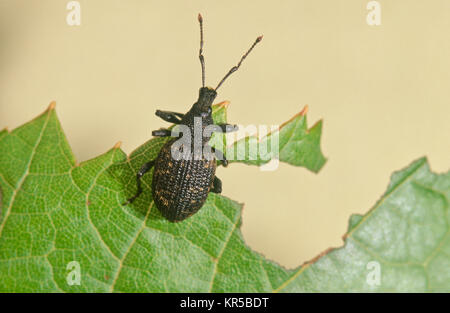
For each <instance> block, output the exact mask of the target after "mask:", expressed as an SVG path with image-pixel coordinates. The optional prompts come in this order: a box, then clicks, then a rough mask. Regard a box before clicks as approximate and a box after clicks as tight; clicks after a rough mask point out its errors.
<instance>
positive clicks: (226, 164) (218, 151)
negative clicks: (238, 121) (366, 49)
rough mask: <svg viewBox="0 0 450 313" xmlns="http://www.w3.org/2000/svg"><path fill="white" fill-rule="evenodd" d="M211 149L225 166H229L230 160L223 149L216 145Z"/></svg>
mask: <svg viewBox="0 0 450 313" xmlns="http://www.w3.org/2000/svg"><path fill="white" fill-rule="evenodd" d="M211 151H212V152H214V154H215V155H216V159H217V160H219V161H220V162H221V163H222V165H223V166H225V167H227V166H228V160H227V158H226V157H225V155H224V154H223V152H222V151H220V150H217V149H216V148H214V147H211Z"/></svg>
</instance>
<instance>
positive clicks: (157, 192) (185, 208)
mask: <svg viewBox="0 0 450 313" xmlns="http://www.w3.org/2000/svg"><path fill="white" fill-rule="evenodd" d="M198 22H199V24H200V50H199V59H200V64H201V68H202V87H201V88H200V90H199V96H198V100H197V102H195V103H194V104H193V106H192V107H191V109H190V110H189V111H188V112H187V113H186V114H182V113H175V112H168V111H160V110H157V111H156V115H157V116H159V117H160V118H162V119H163V120H164V121H167V122H170V123H173V124H179V125H184V126H186V127H188V128H189V130H190V134H192V138H191V140H190V142H191V143H192V147H193V146H194V142H195V140H196V138H193V137H194V136H193V135H194V134H195V131H194V128H195V127H198V124H199V121H201V123H200V125H201V129H202V133H201V138H200V140H201V147H202V149H200V150H198V149H197V150H196V149H195V148H193V149H190V152H189V153H188V157H186V156H185V157H183V158H174V157H173V151H174V149H173V148H174V146H175V144H176V143H177V140H179V137H175V138H171V139H170V140H169V141H167V142H166V143H165V144H164V146H163V147H162V148H161V150H160V152H159V154H158V156H157V157H156V159H154V160H151V161H149V162H147V163H145V164H144V165H143V166H142V167H141V169H140V170H139V172H138V173H137V175H136V181H137V192H136V194H135V195H134V196H133V197H131V198H129V199H128V201H127V202H126V203H125V204H129V203H132V202H133V201H134V200H135V199H136V198H137V197H139V195H140V194H141V193H142V186H141V178H142V176H143V175H144V174H145V173H147V172H148V171H150V170H151V169H152V168H154V171H153V179H152V195H153V199H154V201H155V204H156V207H157V208H158V209H159V211H160V212H161V214H162V215H163V216H164V217H165V218H167V219H168V220H169V221H171V222H180V221H183V220H184V219H186V218H188V217H189V216H191V215H193V214H194V213H196V212H197V211H198V210H199V209H200V208H201V207H202V206H203V204H204V203H205V201H206V198H207V196H208V193H209V192H210V191H211V192H214V193H221V192H222V182H221V181H220V179H219V178H217V176H216V158H217V159H218V160H219V161H220V163H221V165H223V166H227V164H228V161H227V160H226V158H225V156H224V155H223V153H222V152H221V151H220V150H218V149H214V148H212V147H210V146H209V144H208V143H209V140H210V138H211V133H209V134H208V133H207V132H205V131H204V130H205V128H206V127H208V126H212V125H214V122H213V118H212V108H211V105H212V103H213V101H214V99H215V98H216V96H217V89H218V88H219V87H220V86H221V85H222V84H223V82H224V81H225V80H226V79H227V78H228V77H229V76H230V75H231V74H232V73H233V72H235V71H237V70H238V68H239V67H240V66H241V64H242V62H243V61H244V59H245V58H246V57H247V56H248V54H249V53H250V52H251V51H252V50H253V48H254V47H255V46H256V44H257V43H258V42H260V41H261V40H262V36H259V37H257V38H256V40H255V42H254V43H253V44H252V45H251V47H250V48H249V49H248V50H247V52H246V53H245V54H244V55H243V56H242V57H241V59H240V61H239V63H238V64H237V65H235V66H233V67H232V68H231V69H230V70H229V71H228V73H227V74H226V75H225V76H224V77H223V78H222V80H221V81H220V82H219V84H218V85H217V87H216V88H214V89H213V88H211V87H205V60H204V57H203V18H202V16H201V14H199V15H198ZM196 124H197V126H196ZM214 127H215V130H216V131H220V132H230V131H235V130H237V127H236V125H230V124H216V125H214ZM152 135H153V136H158V137H170V136H172V131H171V130H169V129H159V130H155V131H153V132H152ZM205 148H207V149H205ZM175 150H176V149H175ZM180 151H182V149H181V150H180Z"/></svg>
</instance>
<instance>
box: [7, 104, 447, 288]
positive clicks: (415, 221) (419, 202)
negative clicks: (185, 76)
mask: <svg viewBox="0 0 450 313" xmlns="http://www.w3.org/2000/svg"><path fill="white" fill-rule="evenodd" d="M215 110H217V111H215V113H216V115H215V119H216V120H217V119H218V118H226V116H225V114H226V107H225V106H223V108H217V107H216V108H215ZM218 112H219V113H220V114H223V116H222V117H220V116H219V115H217V113H218ZM286 125H287V126H285V127H284V128H282V130H281V131H280V137H281V138H283V135H282V134H281V133H282V132H283V129H287V130H289V128H288V127H293V128H294V130H291V131H289V132H286V135H289V136H290V137H291V139H290V140H285V141H284V142H286V145H288V147H289V145H292V147H289V148H285V149H288V150H289V151H290V152H289V153H287V152H286V154H287V156H286V155H285V156H284V157H281V155H282V153H280V160H282V161H283V160H284V161H288V162H292V163H293V164H296V165H304V166H306V164H308V166H309V167H308V168H310V169H317V165H314V166H312V165H311V164H313V163H312V162H311V161H308V160H309V157H306V156H302V155H297V157H295V154H296V153H300V152H304V151H305V149H307V148H306V146H302V143H301V140H300V141H299V140H298V138H301V136H300V135H298V133H302V132H303V133H304V134H305V136H306V137H308V133H309V134H311V133H313V131H312V129H311V130H309V131H304V129H305V127H306V119H305V118H304V117H302V116H297V117H295V118H294V119H293V120H291V121H290V122H288V123H287V124H286ZM313 128H314V127H313ZM319 128H320V127H319ZM316 132H318V134H319V135H318V136H319V137H320V131H317V130H316ZM310 136H311V135H310ZM315 136H317V133H316V135H315ZM316 138H317V137H316ZM305 140H306V141H310V142H313V140H312V138H308V139H305ZM165 141H166V139H165V138H155V139H151V140H149V141H148V142H146V143H145V144H144V145H142V146H141V147H139V148H138V149H137V150H135V151H134V152H133V153H132V154H131V155H130V156H129V157H127V156H126V154H125V153H124V152H123V151H122V150H121V149H120V148H119V146H117V145H116V146H115V147H114V148H112V149H111V150H109V151H108V152H106V153H105V154H103V155H100V156H98V157H96V158H94V159H92V160H89V161H86V162H83V163H81V164H77V163H76V162H75V159H74V157H73V154H72V152H71V150H70V147H69V145H68V143H67V141H66V138H65V136H64V134H63V132H62V129H61V126H60V124H59V121H58V119H57V117H56V114H55V111H54V110H53V108H52V107H50V108H49V110H48V111H46V112H45V113H44V114H42V115H41V116H39V117H38V118H36V119H35V120H33V121H31V122H29V123H27V124H25V125H24V126H21V127H19V128H17V129H15V130H14V131H12V132H11V133H9V132H6V131H3V132H0V189H1V190H2V191H3V207H2V211H1V215H0V279H1V283H0V292H18V291H29V292H37V291H41V292H110V291H113V292H158V291H159V292H165V291H172V292H175V291H186V292H188V291H192V292H207V291H217V292H230V291H235V292H239V291H243V292H262V291H266V292H268V291H282V292H289V291H346V290H352V291H389V290H392V291H406V290H416V291H449V290H450V287H449V286H450V277H449V273H448V268H449V265H450V264H449V257H448V255H449V254H450V243H449V236H448V222H449V214H448V198H449V193H450V174H448V173H447V174H442V175H436V174H433V173H430V172H429V169H428V166H427V164H426V162H425V160H424V159H421V160H419V161H417V162H415V163H413V164H412V165H411V166H410V167H408V168H407V169H405V170H403V171H401V172H399V173H396V174H395V175H394V176H393V179H392V183H391V184H390V186H389V189H388V191H387V192H386V194H385V195H384V196H383V197H382V198H381V200H380V201H379V202H378V204H377V205H376V206H375V207H374V208H373V209H372V210H371V211H370V212H369V213H368V214H366V215H364V216H363V217H357V216H356V217H353V218H352V219H351V220H352V222H351V225H350V226H349V233H348V234H347V235H346V239H345V245H344V246H343V247H342V248H339V249H335V250H332V251H331V252H329V253H327V254H325V255H323V256H321V257H319V258H318V259H317V260H314V261H312V262H310V263H307V264H305V265H303V266H301V267H299V268H297V269H295V270H287V269H284V268H283V267H281V266H279V265H278V264H276V263H274V262H271V261H269V260H267V259H265V258H264V257H263V256H262V255H260V254H258V253H256V252H254V251H252V250H251V249H250V248H249V247H247V246H246V245H245V243H244V241H243V239H242V235H241V232H240V225H241V208H242V205H240V204H239V203H237V202H235V201H233V200H230V199H228V198H226V197H224V196H221V195H216V194H212V193H211V194H210V195H209V196H208V200H207V202H206V204H205V206H204V207H203V208H202V209H201V210H200V211H199V212H198V213H197V214H195V215H194V216H192V217H191V218H189V219H187V220H185V221H183V222H180V223H175V224H174V223H170V222H168V221H167V220H165V219H164V218H162V217H161V215H160V213H159V211H158V210H157V208H156V207H155V205H154V204H153V201H152V199H151V192H150V190H149V186H150V183H151V175H146V176H144V185H145V186H144V187H145V192H144V193H143V195H142V196H141V197H139V198H138V199H137V200H136V202H134V203H133V205H131V206H122V205H121V203H122V202H123V201H124V200H125V199H126V198H127V197H128V196H130V195H131V194H133V193H134V191H135V188H136V185H135V173H136V171H137V170H138V169H139V167H140V166H141V165H142V164H143V163H144V162H145V161H148V160H149V159H152V158H154V157H156V155H157V153H158V151H159V149H160V147H161V146H162V145H163V144H164V142H165ZM282 141H283V140H282V139H280V142H282ZM299 147H300V148H299ZM310 147H312V146H310ZM317 147H318V145H317ZM314 149H315V148H312V150H314ZM288 150H286V151H288ZM316 151H317V150H316ZM297 159H301V160H302V161H298V162H297V161H296V160H297ZM250 164H255V163H252V162H250ZM73 261H76V262H78V264H79V265H80V274H81V276H80V277H81V281H80V284H79V285H78V284H72V285H71V284H69V282H71V278H73V277H75V276H73V273H74V271H75V270H74V268H72V267H69V268H68V265H70V264H73V263H71V262H73ZM371 261H377V262H379V264H380V271H381V282H380V285H375V286H374V285H370V284H368V283H367V279H366V278H367V275H368V274H369V272H370V271H369V270H368V269H367V264H368V263H369V262H371ZM68 278H69V279H68Z"/></svg>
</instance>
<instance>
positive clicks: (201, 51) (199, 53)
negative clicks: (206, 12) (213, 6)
mask: <svg viewBox="0 0 450 313" xmlns="http://www.w3.org/2000/svg"><path fill="white" fill-rule="evenodd" d="M198 22H199V23H200V50H199V52H198V58H199V59H200V64H201V65H202V87H205V58H204V57H203V17H202V15H201V14H200V13H199V14H198Z"/></svg>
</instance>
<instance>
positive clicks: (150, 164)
mask: <svg viewBox="0 0 450 313" xmlns="http://www.w3.org/2000/svg"><path fill="white" fill-rule="evenodd" d="M153 165H155V160H152V161H150V162H147V163H145V164H144V165H142V167H141V169H140V170H139V172H137V174H136V183H137V191H136V194H135V195H134V196H132V197H131V198H129V199H128V200H127V201H126V202H125V203H123V205H127V204H130V203H133V201H134V200H136V198H137V197H139V196H140V195H141V193H142V186H141V178H142V176H144V174H145V173H147V172H148V171H150V170H151V169H152V167H153Z"/></svg>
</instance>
